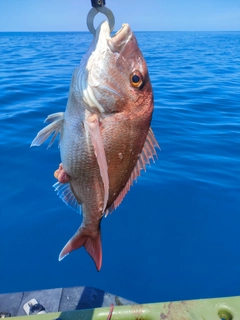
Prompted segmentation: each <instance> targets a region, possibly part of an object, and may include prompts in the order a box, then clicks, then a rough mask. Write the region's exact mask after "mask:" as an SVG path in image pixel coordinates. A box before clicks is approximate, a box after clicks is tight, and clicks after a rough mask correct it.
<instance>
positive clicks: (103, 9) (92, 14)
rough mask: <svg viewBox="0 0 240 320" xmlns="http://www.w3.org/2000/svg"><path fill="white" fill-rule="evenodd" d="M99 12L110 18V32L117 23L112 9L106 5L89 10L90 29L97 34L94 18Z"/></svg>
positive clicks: (88, 22) (88, 21) (88, 23)
mask: <svg viewBox="0 0 240 320" xmlns="http://www.w3.org/2000/svg"><path fill="white" fill-rule="evenodd" d="M98 12H101V13H102V14H104V15H105V16H106V17H107V18H108V23H109V28H110V32H112V31H113V28H114V25H115V18H114V15H113V13H112V11H111V10H110V9H108V8H107V7H106V6H103V7H94V8H92V9H91V10H90V11H89V12H88V15H87V26H88V30H89V31H90V32H91V33H92V34H93V35H94V36H95V34H96V29H95V28H94V25H93V20H94V18H95V16H96V15H97V14H98Z"/></svg>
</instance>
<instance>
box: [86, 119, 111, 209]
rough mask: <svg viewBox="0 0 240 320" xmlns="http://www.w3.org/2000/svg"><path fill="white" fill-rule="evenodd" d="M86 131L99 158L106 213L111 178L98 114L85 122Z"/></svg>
mask: <svg viewBox="0 0 240 320" xmlns="http://www.w3.org/2000/svg"><path fill="white" fill-rule="evenodd" d="M84 125H85V129H86V131H87V132H88V133H89V134H90V137H91V141H92V144H93V147H94V153H95V156H96V158H97V162H98V165H99V168H100V174H101V177H102V181H103V185H104V204H103V211H102V212H104V211H105V209H106V206H107V202H108V192H109V178H108V166H107V159H106V154H105V150H104V146H103V141H102V137H101V132H100V127H99V120H98V117H97V115H96V114H93V115H91V116H90V117H88V118H87V119H86V120H85V122H84Z"/></svg>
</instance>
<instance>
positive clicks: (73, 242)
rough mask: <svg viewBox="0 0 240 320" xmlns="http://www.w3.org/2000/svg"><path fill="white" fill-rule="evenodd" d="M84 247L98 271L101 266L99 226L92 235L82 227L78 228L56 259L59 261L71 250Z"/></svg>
mask: <svg viewBox="0 0 240 320" xmlns="http://www.w3.org/2000/svg"><path fill="white" fill-rule="evenodd" d="M80 247H85V249H86V251H87V252H88V253H89V255H90V256H91V258H92V259H93V261H94V262H95V265H96V268H97V270H98V271H99V270H100V269H101V266H102V243H101V232H100V228H99V231H98V232H97V234H95V235H94V236H92V235H89V234H88V233H87V232H86V231H85V230H84V229H83V228H79V229H78V231H77V232H76V233H75V235H74V236H73V237H72V238H71V239H70V240H69V241H68V243H67V244H66V245H65V247H64V248H63V249H62V251H61V252H60V255H59V258H58V260H59V261H61V260H62V259H63V258H65V257H66V256H67V255H68V254H69V253H70V252H71V251H73V250H76V249H78V248H80Z"/></svg>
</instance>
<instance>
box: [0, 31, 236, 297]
mask: <svg viewBox="0 0 240 320" xmlns="http://www.w3.org/2000/svg"><path fill="white" fill-rule="evenodd" d="M136 35H137V38H138V41H139V45H140V48H141V49H142V51H143V54H144V56H145V58H146V60H147V63H148V67H149V72H150V77H151V80H152V85H153V89H154V95H155V111H154V115H153V120H152V128H153V131H154V133H155V136H156V138H157V140H158V142H159V144H160V146H161V151H159V152H158V160H157V161H156V163H155V164H152V165H151V166H150V167H148V168H147V172H146V173H144V172H143V173H142V174H141V177H140V178H139V179H138V182H137V183H135V184H134V186H133V187H132V189H131V191H130V192H129V194H128V195H127V196H126V197H125V199H124V201H123V203H122V204H121V206H120V207H119V208H118V209H117V210H116V211H115V212H114V213H113V214H112V215H110V216H108V217H107V218H106V219H104V220H103V223H102V242H103V266H102V269H101V271H100V272H99V273H98V272H97V271H96V269H95V266H94V263H93V262H92V260H91V258H90V257H89V256H88V254H87V253H86V251H85V250H84V249H81V250H77V251H75V252H73V253H71V254H70V255H69V256H68V257H67V258H65V259H64V260H63V261H62V262H58V255H59V252H60V250H61V249H62V247H63V245H64V244H65V243H66V242H67V241H68V240H69V238H70V237H71V236H72V235H73V234H74V233H75V231H76V230H77V228H78V227H79V225H80V223H81V219H82V217H81V216H79V215H77V214H76V213H74V212H73V211H72V210H71V209H69V208H68V207H67V206H66V205H64V203H63V202H62V201H61V200H60V199H59V198H58V197H57V195H56V193H54V189H53V188H52V185H53V183H55V179H54V177H53V172H54V170H55V169H56V168H57V166H58V164H59V162H60V157H59V149H58V147H57V143H55V144H54V145H53V146H52V147H51V148H50V149H48V150H46V148H47V144H46V143H45V144H44V145H43V146H41V147H39V148H30V144H31V141H32V139H33V138H34V137H35V135H36V133H37V132H38V131H39V130H40V129H41V128H43V120H44V119H45V118H46V116H47V115H48V114H51V113H54V112H59V111H64V109H65V106H66V101H67V96H68V90H69V85H70V80H71V75H72V72H73V69H74V68H75V67H76V65H77V64H78V63H79V61H80V59H81V57H82V55H83V54H84V53H85V52H86V50H87V48H88V46H89V43H90V41H91V35H90V34H88V33H1V34H0V130H1V139H0V172H1V192H0V205H1V213H0V223H1V241H0V292H14V291H26V290H35V289H43V288H54V287H70V286H85V285H87V286H93V287H96V288H99V289H102V290H106V291H108V292H111V293H115V294H117V295H120V296H123V297H125V298H128V299H131V300H134V301H137V302H140V303H142V302H154V301H170V300H181V299H195V298H207V297H220V296H232V295H240V50H239V48H240V32H232V33H227V32H215V33H214V32H202V33H201V32H154V33H149V32H148V33H146V32H138V33H137V34H136Z"/></svg>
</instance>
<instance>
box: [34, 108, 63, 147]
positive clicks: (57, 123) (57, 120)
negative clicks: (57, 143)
mask: <svg viewBox="0 0 240 320" xmlns="http://www.w3.org/2000/svg"><path fill="white" fill-rule="evenodd" d="M63 121H64V112H58V113H53V114H50V115H49V116H48V117H47V119H46V120H45V121H44V122H51V123H50V124H49V125H47V126H46V127H45V128H43V129H42V130H41V131H39V132H38V134H37V136H36V137H35V139H34V140H33V142H32V144H31V147H33V146H40V145H41V144H42V143H43V142H45V141H46V140H47V139H48V138H49V137H50V136H51V134H52V133H53V136H52V139H51V141H50V143H49V145H48V148H50V147H51V145H52V144H53V142H54V140H55V139H56V137H57V135H58V133H60V134H61V130H62V125H63Z"/></svg>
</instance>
